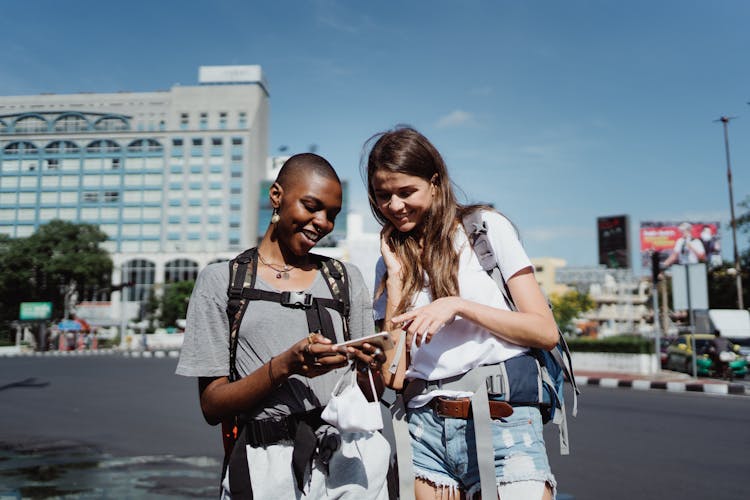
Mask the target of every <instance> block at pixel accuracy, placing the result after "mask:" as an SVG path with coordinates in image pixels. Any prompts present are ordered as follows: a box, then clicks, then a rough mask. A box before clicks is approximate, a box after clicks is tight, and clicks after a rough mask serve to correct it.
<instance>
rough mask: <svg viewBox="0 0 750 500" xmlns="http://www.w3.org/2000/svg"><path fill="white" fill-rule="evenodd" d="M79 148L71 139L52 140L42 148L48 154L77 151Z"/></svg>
mask: <svg viewBox="0 0 750 500" xmlns="http://www.w3.org/2000/svg"><path fill="white" fill-rule="evenodd" d="M80 151H81V148H79V147H78V145H77V144H76V143H75V142H73V141H53V142H50V143H49V144H47V146H46V147H45V148H44V152H45V153H49V154H60V153H68V154H70V153H78V152H80Z"/></svg>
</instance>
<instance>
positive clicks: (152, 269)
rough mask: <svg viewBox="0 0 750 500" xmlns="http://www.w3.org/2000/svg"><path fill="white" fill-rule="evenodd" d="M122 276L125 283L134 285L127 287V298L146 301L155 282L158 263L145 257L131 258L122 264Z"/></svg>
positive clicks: (132, 300)
mask: <svg viewBox="0 0 750 500" xmlns="http://www.w3.org/2000/svg"><path fill="white" fill-rule="evenodd" d="M122 276H123V279H122V281H123V283H125V282H130V283H133V286H129V287H127V288H125V290H126V292H125V294H126V298H127V300H128V301H130V302H145V301H146V299H148V293H149V291H150V290H151V287H152V286H153V284H154V278H155V276H156V264H154V263H153V262H150V261H148V260H145V259H135V260H130V261H128V262H125V263H124V264H123V265H122ZM138 319H141V318H138Z"/></svg>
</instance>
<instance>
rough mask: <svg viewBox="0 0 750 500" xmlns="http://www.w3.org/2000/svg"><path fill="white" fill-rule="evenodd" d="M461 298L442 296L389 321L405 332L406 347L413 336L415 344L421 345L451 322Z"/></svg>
mask: <svg viewBox="0 0 750 500" xmlns="http://www.w3.org/2000/svg"><path fill="white" fill-rule="evenodd" d="M461 300H462V299H461V298H460V297H442V298H439V299H437V300H436V301H434V302H431V303H430V304H428V305H426V306H422V307H418V308H416V309H413V310H411V311H407V312H405V313H404V314H399V315H398V316H395V317H393V318H392V319H391V322H392V323H393V324H394V326H401V328H403V330H404V331H405V332H406V348H407V349H408V348H409V346H411V343H412V339H413V338H414V337H415V336H416V341H417V346H421V345H422V342H426V343H429V342H430V340H432V336H433V335H435V334H436V333H437V332H438V331H440V329H441V328H443V327H444V326H445V325H447V324H450V323H452V322H453V320H454V319H455V318H456V314H458V312H459V309H460V306H461Z"/></svg>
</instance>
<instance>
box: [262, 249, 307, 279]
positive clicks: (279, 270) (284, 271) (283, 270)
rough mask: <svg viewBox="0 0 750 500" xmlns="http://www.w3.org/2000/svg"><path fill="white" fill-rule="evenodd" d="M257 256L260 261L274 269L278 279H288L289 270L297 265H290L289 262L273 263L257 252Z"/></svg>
mask: <svg viewBox="0 0 750 500" xmlns="http://www.w3.org/2000/svg"><path fill="white" fill-rule="evenodd" d="M258 258H259V259H260V262H261V263H262V264H263V265H264V266H266V267H270V268H271V269H273V270H274V271H276V279H278V280H288V279H289V271H291V270H292V269H294V268H295V267H297V266H290V265H289V264H283V265H280V264H273V263H271V262H266V261H265V259H264V258H263V256H262V255H261V254H260V252H258Z"/></svg>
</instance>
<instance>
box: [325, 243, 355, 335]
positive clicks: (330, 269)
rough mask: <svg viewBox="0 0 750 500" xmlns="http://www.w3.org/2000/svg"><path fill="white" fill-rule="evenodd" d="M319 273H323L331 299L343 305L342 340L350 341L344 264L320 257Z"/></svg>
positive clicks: (349, 303)
mask: <svg viewBox="0 0 750 500" xmlns="http://www.w3.org/2000/svg"><path fill="white" fill-rule="evenodd" d="M320 272H321V273H323V277H324V278H325V281H326V284H327V285H328V289H329V290H330V291H331V296H332V297H333V299H334V300H338V301H341V303H342V304H343V305H344V311H343V313H342V316H343V317H344V340H345V341H346V340H350V339H351V333H350V332H349V313H350V311H351V299H350V296H349V276H348V275H347V273H346V268H345V267H344V264H342V263H341V262H340V261H338V260H336V259H334V258H332V257H322V258H321V261H320Z"/></svg>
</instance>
